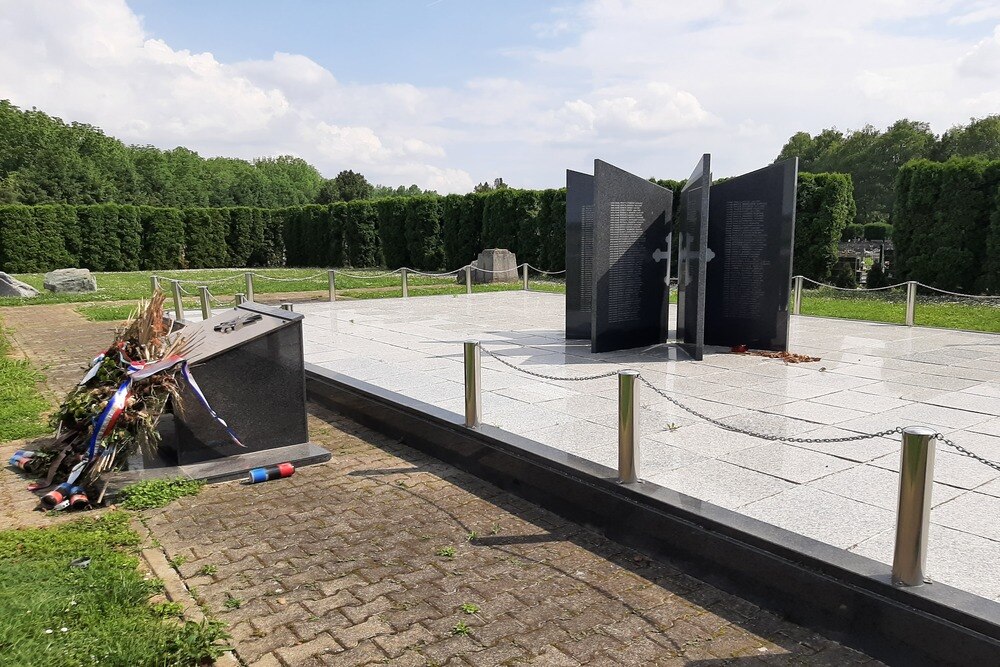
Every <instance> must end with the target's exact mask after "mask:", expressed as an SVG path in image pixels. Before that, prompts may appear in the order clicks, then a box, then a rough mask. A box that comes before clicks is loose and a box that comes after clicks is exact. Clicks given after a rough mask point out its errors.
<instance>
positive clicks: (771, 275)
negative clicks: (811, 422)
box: [678, 156, 798, 358]
mask: <svg viewBox="0 0 1000 667" xmlns="http://www.w3.org/2000/svg"><path fill="white" fill-rule="evenodd" d="M707 157H708V156H706V159H707ZM797 177H798V160H797V158H792V159H790V160H785V161H782V162H779V163H777V164H773V165H770V166H768V167H764V168H763V169H758V170H757V171H752V172H750V173H748V174H743V175H742V176H737V177H735V178H731V179H728V180H726V181H725V182H723V183H719V184H717V185H715V186H713V187H712V189H711V195H710V199H711V201H710V208H709V211H710V212H709V215H708V216H707V217H708V248H709V250H708V253H709V257H710V258H711V260H712V261H710V262H708V263H707V274H703V275H705V276H706V278H705V281H704V284H705V286H706V290H705V293H704V295H703V298H704V309H705V310H704V312H705V325H704V326H705V333H704V342H705V343H706V344H708V345H722V346H726V347H731V346H734V345H746V346H747V347H750V348H754V349H762V350H774V351H785V350H787V349H788V296H789V295H788V292H789V286H790V283H791V277H792V246H793V240H794V233H795V191H796V182H797ZM713 255H714V257H713ZM679 327H680V311H678V328H679ZM698 358H700V357H698Z"/></svg>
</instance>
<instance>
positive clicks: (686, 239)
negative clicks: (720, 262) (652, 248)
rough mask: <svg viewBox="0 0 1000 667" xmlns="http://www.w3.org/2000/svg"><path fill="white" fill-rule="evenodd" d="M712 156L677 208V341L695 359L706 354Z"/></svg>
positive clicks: (704, 158)
mask: <svg viewBox="0 0 1000 667" xmlns="http://www.w3.org/2000/svg"><path fill="white" fill-rule="evenodd" d="M711 186H712V156H711V155H709V154H708V153H705V155H703V156H702V158H701V160H699V161H698V165H697V166H696V167H695V168H694V171H693V172H691V176H690V178H688V180H687V183H686V184H685V185H684V188H683V189H682V190H681V201H680V206H679V207H678V209H677V226H678V227H679V229H680V234H679V235H678V246H677V341H678V344H679V345H680V346H681V348H682V349H683V350H684V351H685V352H687V353H688V354H689V355H690V356H691V358H692V359H695V360H696V361H701V359H702V357H703V356H704V353H705V280H706V264H707V263H708V262H709V260H711V259H712V257H711V253H710V251H709V250H708V219H709V191H710V188H711Z"/></svg>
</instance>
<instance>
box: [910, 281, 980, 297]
mask: <svg viewBox="0 0 1000 667" xmlns="http://www.w3.org/2000/svg"><path fill="white" fill-rule="evenodd" d="M917 284H918V285H920V286H921V287H924V288H926V289H929V290H933V291H935V292H941V293H942V294H948V295H949V296H958V297H962V298H963V299H987V300H993V301H996V300H998V299H1000V294H995V295H990V294H962V293H960V292H949V291H948V290H945V289H938V288H937V287H931V286H930V285H925V284H923V283H921V282H918V283H917Z"/></svg>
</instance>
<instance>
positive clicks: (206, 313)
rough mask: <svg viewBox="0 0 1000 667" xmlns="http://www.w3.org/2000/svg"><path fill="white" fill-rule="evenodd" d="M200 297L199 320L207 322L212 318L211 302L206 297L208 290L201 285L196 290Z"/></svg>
mask: <svg viewBox="0 0 1000 667" xmlns="http://www.w3.org/2000/svg"><path fill="white" fill-rule="evenodd" d="M198 292H199V294H200V295H201V319H203V320H207V319H208V318H210V317H211V316H212V302H211V300H210V299H209V296H208V288H207V287H205V286H204V285H202V286H201V287H199V288H198Z"/></svg>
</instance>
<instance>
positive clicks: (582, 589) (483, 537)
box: [147, 408, 878, 667]
mask: <svg viewBox="0 0 1000 667" xmlns="http://www.w3.org/2000/svg"><path fill="white" fill-rule="evenodd" d="M310 428H311V432H312V436H313V439H314V440H315V441H316V442H319V443H320V444H323V445H325V446H327V447H329V448H330V449H331V451H332V452H333V454H334V456H333V459H332V460H331V461H330V462H329V463H327V464H324V465H319V466H311V467H308V468H303V469H301V470H299V471H298V472H296V474H295V475H294V476H293V477H291V478H288V479H285V480H279V481H273V482H268V483H266V484H259V485H254V486H244V485H240V484H237V483H229V484H222V485H216V486H212V487H209V488H207V489H205V490H204V491H202V493H201V494H200V495H199V496H197V497H194V498H187V499H183V500H181V501H179V502H178V503H175V504H174V505H171V506H170V507H167V508H165V509H162V510H157V511H154V512H149V513H148V514H149V517H148V521H147V523H148V525H149V527H150V528H151V529H152V531H153V534H154V535H155V536H156V537H157V539H158V540H159V541H160V542H161V544H162V545H163V548H164V549H165V550H166V552H167V554H168V555H169V556H178V555H179V556H182V557H184V558H185V559H186V560H185V561H184V563H183V565H182V566H181V567H180V572H181V574H182V576H183V577H184V578H185V579H186V581H187V583H188V585H189V586H191V587H192V589H193V590H194V592H195V593H196V595H197V596H198V597H199V598H200V600H201V601H202V602H203V604H204V605H205V606H206V607H207V608H208V610H209V611H210V612H212V613H214V614H217V615H218V616H219V617H220V618H222V619H224V620H226V621H227V622H228V623H229V624H230V626H231V631H232V633H233V635H234V637H235V639H236V646H237V652H238V654H239V657H240V658H241V659H242V660H243V661H245V662H246V663H247V664H251V665H255V664H256V665H288V666H291V665H296V666H298V665H366V664H392V665H463V666H469V665H471V666H474V667H479V666H482V667H490V666H493V665H514V664H530V665H580V664H586V665H684V664H697V665H721V664H728V663H727V659H733V658H739V660H737V661H735V664H739V665H744V664H745V665H753V664H759V665H777V664H814V665H820V664H822V665H854V664H878V663H875V662H874V661H871V660H870V659H869V658H867V657H865V656H863V655H861V654H859V653H856V652H854V651H851V650H848V649H845V648H843V647H841V646H839V645H838V644H835V643H833V642H831V641H828V640H826V639H823V638H821V637H819V636H817V635H815V634H813V633H811V632H808V631H805V630H803V629H801V628H799V627H797V626H794V625H791V624H789V623H785V622H783V621H781V620H779V619H777V618H776V617H774V616H773V615H771V614H769V613H767V612H764V611H762V610H760V609H759V608H757V607H755V606H754V605H751V604H749V603H747V602H745V601H743V600H741V599H739V598H736V597H733V596H730V595H727V594H725V593H722V592H720V591H719V590H717V589H715V588H713V587H711V586H708V585H706V584H704V583H702V582H700V581H698V580H695V579H693V578H691V577H688V576H686V575H684V574H682V573H681V572H679V571H678V570H677V569H675V568H673V567H671V566H670V565H668V564H664V563H658V562H650V561H649V560H647V559H645V558H643V557H642V556H640V555H639V554H638V553H637V552H634V551H632V550H630V549H626V548H624V547H622V546H619V545H617V544H615V543H614V542H610V541H608V540H606V539H604V538H602V537H600V536H598V535H596V534H594V533H592V532H590V531H588V530H586V529H584V528H581V527H580V526H578V525H575V524H573V523H570V522H567V521H565V520H562V519H560V518H559V517H557V516H555V515H553V514H551V513H549V512H546V511H544V510H541V509H539V508H537V507H535V506H533V505H531V504H529V503H527V502H524V501H522V500H520V499H518V498H516V497H514V496H512V495H510V494H508V493H505V492H503V491H501V490H499V489H497V488H496V487H494V486H492V485H490V484H487V483H485V482H483V481H481V480H479V479H477V478H475V477H473V476H471V475H467V474H465V473H462V472H459V471H456V470H455V469H454V468H451V467H450V466H448V465H445V464H443V463H441V462H438V461H435V460H434V459H431V458H429V457H427V456H424V455H422V454H420V453H418V452H416V451H414V450H412V449H410V448H409V447H406V446H404V445H401V444H399V443H398V442H394V441H392V440H389V439H388V438H385V437H384V436H381V435H380V434H377V433H374V432H372V431H370V430H368V429H365V428H363V427H361V426H358V425H357V424H355V423H353V422H351V421H349V420H347V419H345V418H343V417H341V416H338V415H335V414H333V413H330V412H327V411H325V410H323V409H321V408H314V409H313V416H312V417H311V419H310ZM473 534H474V535H473ZM470 538H471V539H470ZM205 572H214V574H205ZM227 601H228V603H227ZM237 601H238V603H239V607H238V608H233V607H235V606H236V604H237ZM463 604H473V605H476V607H477V608H478V611H476V612H475V613H473V614H468V613H465V612H464V611H463V610H462V605H463ZM470 610H471V608H470ZM459 623H464V624H465V625H466V626H467V627H468V634H461V633H459V634H456V631H455V627H456V625H457V624H459Z"/></svg>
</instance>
